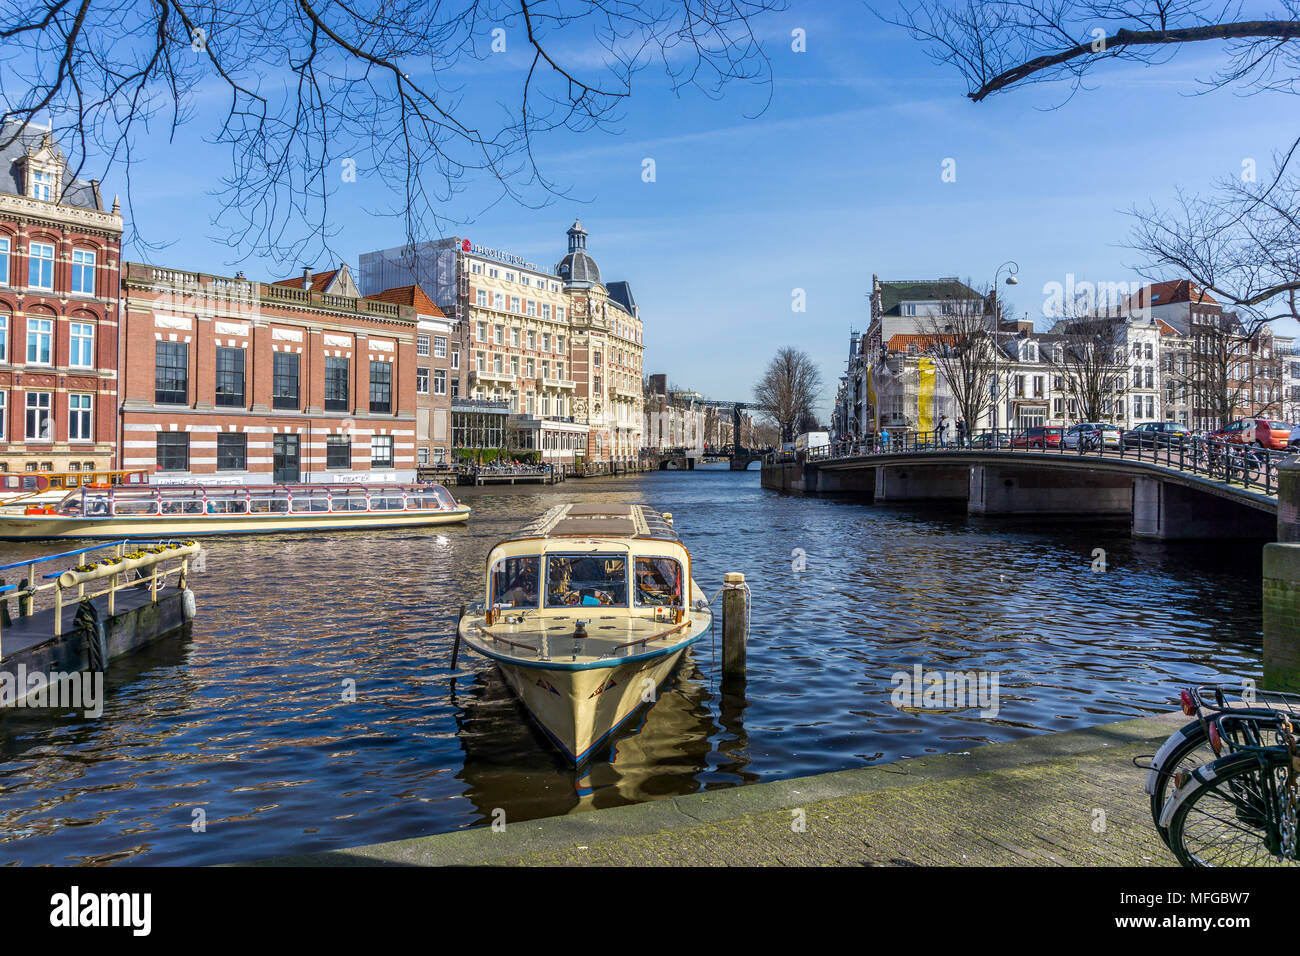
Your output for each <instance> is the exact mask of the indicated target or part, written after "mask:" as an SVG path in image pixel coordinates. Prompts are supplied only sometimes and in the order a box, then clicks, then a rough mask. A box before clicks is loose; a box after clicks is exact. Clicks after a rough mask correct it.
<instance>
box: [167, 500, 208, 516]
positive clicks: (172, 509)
mask: <svg viewBox="0 0 1300 956" xmlns="http://www.w3.org/2000/svg"><path fill="white" fill-rule="evenodd" d="M162 513H163V514H165V515H201V514H203V501H202V500H201V499H199V498H163V500H162Z"/></svg>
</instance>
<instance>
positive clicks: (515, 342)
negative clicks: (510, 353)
mask: <svg viewBox="0 0 1300 956" xmlns="http://www.w3.org/2000/svg"><path fill="white" fill-rule="evenodd" d="M510 344H511V346H513V347H514V348H519V330H518V329H511V330H510Z"/></svg>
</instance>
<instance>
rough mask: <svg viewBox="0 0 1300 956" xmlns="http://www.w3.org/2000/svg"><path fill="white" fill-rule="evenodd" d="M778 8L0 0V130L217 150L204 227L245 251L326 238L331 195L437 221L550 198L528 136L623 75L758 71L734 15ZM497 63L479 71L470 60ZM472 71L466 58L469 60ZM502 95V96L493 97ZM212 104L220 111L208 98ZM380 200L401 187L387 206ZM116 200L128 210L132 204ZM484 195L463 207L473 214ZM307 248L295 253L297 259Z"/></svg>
mask: <svg viewBox="0 0 1300 956" xmlns="http://www.w3.org/2000/svg"><path fill="white" fill-rule="evenodd" d="M783 6H784V0H655V2H649V3H645V2H636V0H41V2H37V3H35V4H5V5H3V7H0V118H2V119H3V120H4V121H6V125H5V126H4V127H3V133H0V137H4V138H9V139H11V138H12V137H14V136H16V135H17V133H18V130H19V129H20V128H21V125H22V124H32V125H39V126H41V127H44V126H46V124H50V125H51V126H52V128H53V130H54V132H55V136H56V138H57V139H58V140H59V141H60V143H61V144H63V146H64V148H65V150H66V151H67V152H68V159H69V163H70V165H71V167H72V168H73V170H74V171H75V172H76V173H77V174H78V175H82V174H83V173H84V174H85V176H86V177H89V176H96V175H97V178H101V179H102V178H105V176H106V174H107V173H108V172H109V171H112V170H115V169H116V170H120V171H121V172H122V173H123V174H124V175H125V177H126V178H127V180H128V181H131V179H132V177H131V169H132V167H133V165H135V164H136V163H137V161H138V157H139V155H140V145H141V142H142V141H143V140H144V139H145V137H146V136H147V135H149V134H151V133H157V132H165V133H167V134H168V135H170V136H172V137H176V136H177V135H178V133H180V132H181V131H182V128H183V127H186V126H187V125H192V126H194V127H195V128H196V129H198V130H200V131H202V133H203V134H204V135H205V136H206V137H207V138H209V139H210V140H212V141H215V142H217V143H219V144H222V145H225V146H227V147H229V149H230V153H231V165H230V171H229V174H228V175H227V176H226V177H225V179H224V181H223V182H222V183H221V184H220V190H219V191H220V193H221V197H222V206H221V213H220V215H219V217H218V224H219V225H220V227H221V228H222V230H223V232H224V235H225V238H226V241H227V242H228V243H230V245H231V246H232V247H234V248H235V249H237V250H238V251H239V252H241V253H243V254H260V255H265V256H269V257H272V258H275V259H279V260H282V261H290V260H294V259H298V258H301V257H303V256H304V255H306V254H307V253H308V252H309V251H319V250H321V249H323V248H325V247H327V246H328V242H329V237H330V232H329V230H330V225H329V224H330V204H331V202H339V201H341V200H340V188H341V187H343V186H346V185H348V184H349V182H350V179H349V178H348V176H349V174H350V173H352V172H355V179H356V181H357V182H360V183H363V184H364V183H370V184H376V185H378V186H380V187H381V188H379V189H369V190H367V189H364V188H359V189H356V190H355V191H354V193H353V195H352V196H351V197H349V198H348V200H347V201H348V202H349V203H351V204H354V205H355V204H362V205H366V206H368V207H370V208H374V209H376V211H387V212H390V213H392V214H394V215H397V216H399V217H401V218H402V219H403V220H404V224H405V228H406V233H407V238H408V240H415V239H417V238H420V237H421V235H423V234H427V233H429V232H434V231H438V230H439V229H440V228H441V226H443V225H444V224H446V223H448V222H450V221H451V220H449V219H448V218H446V206H445V204H446V202H447V201H448V200H449V199H451V198H452V196H454V195H455V194H456V193H457V192H458V191H459V190H461V189H463V188H464V187H465V186H466V185H467V184H468V183H469V182H471V181H476V180H478V179H486V180H488V181H489V182H491V183H492V184H493V188H494V189H495V190H496V191H497V194H498V198H499V197H501V196H505V197H509V198H511V199H514V200H517V201H519V202H522V203H526V204H530V203H535V202H539V201H545V199H546V198H547V197H548V196H549V195H553V194H555V193H557V192H559V191H560V189H559V187H557V185H556V184H555V183H554V182H552V181H551V180H550V179H548V178H547V176H546V175H545V174H544V171H543V170H542V169H541V168H540V166H539V163H538V162H537V161H536V159H535V153H534V143H535V139H536V138H537V137H538V136H540V135H541V134H543V133H545V132H548V131H551V130H559V129H568V130H575V131H583V130H589V129H595V128H605V127H608V126H609V124H610V123H611V122H612V121H614V120H616V119H617V114H618V108H619V105H620V104H621V103H622V102H623V101H624V100H625V99H626V98H627V97H628V96H629V95H631V92H632V81H633V77H634V75H635V74H637V73H638V72H639V71H641V70H643V69H644V68H646V67H647V66H651V65H655V64H658V65H659V66H660V67H661V68H662V70H663V71H664V73H665V75H666V76H667V78H668V82H669V83H670V85H671V86H672V87H673V88H674V89H678V90H680V89H683V88H685V87H688V86H694V87H697V88H699V89H701V90H703V91H704V92H705V93H706V94H708V95H711V96H712V95H716V94H717V92H718V90H719V89H720V88H721V87H722V86H723V85H725V84H726V83H728V82H731V81H735V80H742V81H764V80H767V79H768V78H769V72H768V62H767V58H766V56H765V54H764V51H763V48H762V45H761V44H760V43H759V41H758V38H757V36H756V33H755V28H754V26H753V22H752V21H753V20H754V19H755V18H756V17H758V16H760V15H761V14H763V13H766V12H769V11H772V10H776V9H780V8H782V7H783ZM493 57H496V58H499V59H498V60H496V61H494V62H493V64H492V67H493V68H492V69H490V70H489V69H483V68H482V67H481V64H482V63H483V62H484V61H487V60H489V59H490V58H493ZM475 66H479V68H478V69H477V70H474V69H471V68H473V67H475ZM503 90H505V91H508V92H507V95H506V96H505V97H503V95H502V91H503ZM213 104H220V105H219V106H214V105H213ZM384 196H396V197H399V198H398V199H397V200H396V201H395V202H393V203H392V205H391V206H390V207H389V208H388V209H387V210H382V209H379V208H378V205H379V204H380V203H381V202H383V200H382V197H384ZM131 198H132V197H131V196H130V195H129V192H128V196H127V202H128V203H130V202H131ZM486 204H487V203H486V202H485V203H482V205H486ZM308 258H310V256H308Z"/></svg>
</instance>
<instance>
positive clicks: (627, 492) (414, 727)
mask: <svg viewBox="0 0 1300 956" xmlns="http://www.w3.org/2000/svg"><path fill="white" fill-rule="evenodd" d="M460 491H461V492H462V494H461V495H460V497H461V498H462V499H463V500H465V501H466V502H467V503H468V504H470V505H471V506H472V507H473V508H474V509H475V510H474V514H473V516H472V518H471V520H470V522H469V524H468V525H467V526H464V527H453V528H448V529H445V530H434V531H430V532H421V533H402V534H377V533H351V534H342V535H336V536H329V537H318V538H312V537H307V536H301V535H299V536H279V537H255V538H243V539H226V540H218V541H212V542H210V543H208V544H207V545H206V547H207V548H208V552H207V555H206V559H205V561H204V565H203V571H202V572H201V573H198V574H196V575H195V577H194V579H193V588H194V590H195V592H196V594H197V599H198V608H199V616H198V619H197V621H196V622H195V625H194V627H193V631H192V633H190V634H188V635H187V636H184V637H180V638H173V639H168V640H167V641H164V642H162V643H160V644H159V645H157V646H155V647H154V648H152V649H150V650H147V651H146V652H144V653H141V654H138V655H134V656H132V657H130V658H125V659H122V660H120V661H118V662H116V663H115V664H114V665H113V666H112V668H111V669H110V672H109V674H108V700H107V704H106V708H105V713H104V716H103V717H102V718H101V719H98V720H92V719H86V718H83V717H79V716H72V715H61V716H54V717H51V716H40V717H34V716H32V713H31V712H27V711H8V712H4V713H0V863H4V864H10V865H13V864H27V865H30V864H50V863H54V864H59V863H99V864H107V863H151V864H212V863H220V862H227V861H240V860H252V859H260V858H265V857H270V856H275V855H281V854H289V853H297V852H308V851H318V850H325V849H333V848H343V847H348V846H355V845H360V844H367V843H376V842H381V841H386V840H396V839H400V838H403V837H413V836H419V835H422V834H430V833H437V832H441V831H448V830H454V829H458V828H462V827H470V826H476V825H482V824H485V823H491V822H492V821H493V820H494V819H500V818H502V816H501V814H502V813H503V814H504V817H503V818H504V820H505V821H506V822H511V821H515V822H517V821H522V820H526V819H531V818H536V817H543V816H550V815H554V814H562V813H570V812H576V811H582V810H586V809H590V808H599V807H611V806H617V805H620V804H626V803H631V802H637V801H644V800H655V799H659V798H661V797H667V796H673V795H677V794H687V793H693V792H697V791H700V790H709V789H717V788H721V787H734V786H741V785H744V784H748V783H754V782H756V781H761V780H775V779H779V778H783V777H793V776H799V775H804V774H811V773H820V772H825V771H832V770H840V769H844V768H849V767H860V766H863V765H866V764H872V763H882V762H886V761H892V760H898V759H900V758H905V757H915V756H919V755H922V754H929V753H945V752H952V751H966V750H969V749H970V748H972V747H977V746H980V745H981V744H985V743H988V742H991V741H999V740H1008V739H1012V738H1017V737H1023V736H1026V735H1030V734H1038V733H1045V732H1051V731H1060V730H1069V729H1072V728H1076V727H1085V726H1088V725H1092V724H1098V723H1104V722H1108V721H1115V720H1122V719H1125V718H1128V717H1134V716H1138V715H1142V714H1147V713H1153V712H1160V711H1168V710H1170V709H1172V704H1171V701H1172V699H1173V698H1174V697H1176V695H1177V691H1178V688H1179V687H1181V686H1183V685H1186V684H1189V683H1194V682H1206V681H1213V680H1239V679H1241V678H1245V677H1250V678H1256V679H1257V678H1258V677H1259V675H1260V670H1261V665H1260V546H1259V545H1258V544H1253V545H1252V544H1245V545H1241V546H1225V545H1224V544H1222V543H1213V544H1202V543H1183V542H1180V543H1169V544H1161V543H1150V542H1136V541H1134V540H1132V539H1131V538H1130V536H1129V533H1128V527H1127V524H1126V523H1125V524H1078V523H1064V524H1043V523H1039V522H1032V521H1019V520H1006V519H977V518H971V517H968V516H967V515H966V514H965V513H964V511H963V510H961V509H960V508H957V509H954V508H949V507H939V506H934V507H925V508H922V507H910V508H903V507H898V506H888V507H886V506H882V507H875V506H872V505H870V504H865V503H862V502H860V501H855V500H847V499H845V500H831V499H813V498H798V497H783V496H780V495H777V494H775V493H772V492H768V491H763V490H762V489H760V487H759V480H758V473H757V471H750V472H746V473H732V472H728V471H725V470H712V469H704V470H699V471H695V472H659V473H653V474H647V475H640V476H629V477H622V478H608V479H591V480H587V481H570V482H567V483H565V484H562V485H558V486H555V487H550V488H542V487H531V486H530V487H516V488H513V489H509V490H506V489H490V488H484V489H460ZM578 500H583V501H611V502H612V501H646V502H649V503H652V504H654V505H656V506H658V507H659V508H660V509H662V510H665V511H671V512H672V513H673V515H674V518H675V521H676V526H677V529H678V531H679V532H680V533H681V535H682V536H683V538H684V540H685V541H686V543H687V545H688V547H690V548H691V551H692V554H693V555H694V559H695V568H696V577H697V579H698V580H699V581H700V583H701V585H702V586H703V587H704V588H705V589H706V590H707V591H708V592H709V594H710V596H712V595H713V593H714V592H715V591H717V590H718V589H719V588H720V586H721V583H722V576H723V574H724V572H727V571H743V572H744V573H745V577H746V579H747V581H748V582H749V583H750V586H751V588H752V592H753V597H752V600H753V603H752V629H751V638H750V645H749V672H748V678H747V681H746V682H745V685H744V687H743V688H740V689H737V688H735V687H732V686H730V685H728V686H727V687H725V688H724V687H723V685H722V683H721V681H720V679H719V674H718V669H717V667H716V661H715V653H716V651H717V648H716V647H715V645H714V643H713V642H711V641H710V640H709V639H706V640H704V641H702V642H701V643H700V644H699V645H697V646H696V648H695V649H694V650H693V652H692V654H691V657H690V658H689V660H688V661H687V662H686V663H685V664H684V665H683V667H682V669H681V670H680V672H679V673H678V675H677V677H676V678H675V679H674V680H673V682H672V683H671V685H670V686H668V687H667V688H665V690H664V692H663V694H662V695H661V697H660V699H659V700H658V702H657V703H656V704H655V705H654V707H653V708H651V709H650V710H649V711H648V713H647V714H646V715H645V716H644V717H643V718H642V719H641V723H640V724H639V726H637V727H633V728H631V729H630V730H629V731H628V732H626V733H625V734H623V735H622V736H621V737H620V738H619V740H618V741H617V744H616V746H615V747H614V749H613V750H612V751H611V752H610V753H608V754H607V755H606V756H605V757H604V758H603V759H601V760H599V761H597V762H596V763H595V764H593V765H591V766H590V767H589V768H588V769H587V770H586V771H585V772H583V773H581V774H576V773H574V772H572V771H570V770H568V769H566V768H565V766H564V765H563V763H562V762H561V761H560V759H559V757H558V755H557V754H556V753H555V752H554V751H553V750H552V748H551V746H550V744H548V743H547V741H546V740H545V739H544V738H543V737H542V736H541V735H540V733H539V732H538V731H536V730H534V728H533V726H532V725H531V724H530V722H529V721H528V719H527V718H526V716H525V714H524V713H523V711H522V710H521V709H520V708H519V706H518V705H517V704H516V703H515V702H514V700H513V699H512V698H511V697H510V695H509V693H508V692H507V690H506V688H505V686H504V683H503V681H502V680H501V678H500V676H499V675H498V674H497V673H496V672H494V671H493V670H492V669H491V668H489V667H488V666H487V665H486V664H485V663H484V662H483V661H482V660H480V659H477V658H475V657H474V656H473V655H472V654H468V653H463V654H462V655H461V658H460V661H459V663H458V668H457V670H456V671H454V672H453V671H451V670H450V667H449V665H450V657H451V647H452V639H451V635H452V631H453V622H454V619H455V616H456V612H457V608H458V606H459V605H460V604H461V602H463V601H466V600H475V599H479V598H481V594H480V589H481V587H482V564H483V560H484V558H485V556H486V554H487V552H488V550H489V548H490V547H491V546H492V545H493V544H494V543H495V542H496V541H497V540H498V539H499V538H500V537H502V536H503V535H504V534H505V533H506V532H508V531H509V530H511V529H513V528H514V527H515V526H517V525H518V524H519V523H520V522H521V521H522V520H524V519H527V518H530V517H533V516H535V515H536V514H537V513H539V512H540V511H542V510H544V509H545V508H547V507H549V506H551V505H554V504H557V503H561V502H569V501H578ZM41 550H43V549H42V548H41V547H40V546H34V545H0V552H2V553H3V554H4V555H5V556H6V557H8V556H9V555H13V556H14V558H17V557H25V556H29V555H31V554H35V553H38V552H39V551H41ZM1103 552H1104V554H1103ZM1103 561H1104V566H1103ZM1103 567H1104V569H1103ZM798 569H802V570H798ZM720 607H721V601H720V600H719V601H718V602H717V604H715V609H717V610H719V611H720ZM718 638H719V640H720V634H719V635H718ZM918 664H919V665H921V667H922V669H923V671H962V672H967V671H978V672H982V673H985V674H988V675H996V676H997V679H998V689H999V697H1000V701H999V703H1000V707H999V709H998V712H997V713H996V715H992V716H990V715H988V714H982V713H981V710H980V707H979V705H978V704H977V703H975V702H970V703H969V705H968V706H964V707H951V706H916V707H910V708H908V709H905V710H900V709H899V708H898V707H896V706H895V704H894V702H893V700H891V695H892V694H893V693H894V691H895V690H896V688H898V687H899V686H900V682H899V681H898V680H896V679H895V675H897V674H899V673H912V672H913V669H914V667H915V665H918ZM724 691H725V692H724ZM931 703H933V702H931ZM1133 785H1134V787H1139V786H1141V774H1140V773H1139V772H1137V771H1135V772H1134V775H1133Z"/></svg>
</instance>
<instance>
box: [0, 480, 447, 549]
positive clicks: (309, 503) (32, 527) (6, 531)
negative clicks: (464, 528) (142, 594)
mask: <svg viewBox="0 0 1300 956" xmlns="http://www.w3.org/2000/svg"><path fill="white" fill-rule="evenodd" d="M469 512H470V509H469V508H467V507H465V506H463V505H459V504H457V503H456V499H455V498H453V497H452V496H451V492H449V491H448V490H447V489H446V488H444V487H443V486H442V485H363V484H341V485H327V484H313V485H144V486H140V485H116V486H110V487H92V486H83V487H81V488H78V489H77V490H75V491H73V492H70V493H69V494H67V495H65V496H64V498H63V499H62V500H61V501H60V502H59V503H58V504H57V505H53V506H42V505H32V506H28V507H26V508H24V509H22V511H21V513H20V512H16V511H13V510H9V511H0V540H10V541H12V540H24V539H51V538H167V537H193V536H196V535H214V534H270V533H285V532H295V531H357V530H365V529H368V528H379V529H390V528H417V527H424V526H427V525H438V524H449V523H452V522H460V521H465V520H466V519H467V518H468V517H469Z"/></svg>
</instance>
